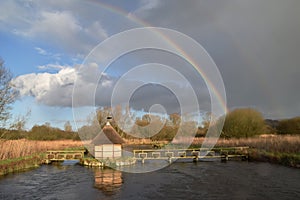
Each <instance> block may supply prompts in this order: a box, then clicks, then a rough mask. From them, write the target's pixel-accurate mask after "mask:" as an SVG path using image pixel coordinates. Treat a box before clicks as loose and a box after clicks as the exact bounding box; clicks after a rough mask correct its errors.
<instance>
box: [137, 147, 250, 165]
mask: <svg viewBox="0 0 300 200" xmlns="http://www.w3.org/2000/svg"><path fill="white" fill-rule="evenodd" d="M248 149H249V147H226V148H225V147H224V148H212V149H207V148H198V149H158V150H154V149H138V150H133V156H134V158H135V159H137V160H140V161H141V162H142V163H144V162H145V160H167V161H169V162H172V161H174V160H178V159H185V160H187V159H191V160H193V161H194V162H197V161H198V160H199V159H200V160H208V159H210V160H211V159H220V160H221V161H227V160H229V159H233V158H240V159H242V160H247V159H248Z"/></svg>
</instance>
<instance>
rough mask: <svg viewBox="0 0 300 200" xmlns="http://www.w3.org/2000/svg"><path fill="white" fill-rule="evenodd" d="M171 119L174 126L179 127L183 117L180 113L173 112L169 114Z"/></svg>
mask: <svg viewBox="0 0 300 200" xmlns="http://www.w3.org/2000/svg"><path fill="white" fill-rule="evenodd" d="M169 119H170V121H171V122H172V124H173V126H174V127H178V126H179V125H180V122H181V117H180V115H179V114H178V113H172V114H170V115H169Z"/></svg>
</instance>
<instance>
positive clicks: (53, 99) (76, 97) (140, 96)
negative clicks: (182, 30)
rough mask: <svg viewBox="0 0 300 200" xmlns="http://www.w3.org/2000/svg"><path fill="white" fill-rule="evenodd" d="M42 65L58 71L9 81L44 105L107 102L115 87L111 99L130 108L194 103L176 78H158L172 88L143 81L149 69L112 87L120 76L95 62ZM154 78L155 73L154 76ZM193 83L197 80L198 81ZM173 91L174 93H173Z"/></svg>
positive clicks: (204, 100)
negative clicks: (101, 68)
mask: <svg viewBox="0 0 300 200" xmlns="http://www.w3.org/2000/svg"><path fill="white" fill-rule="evenodd" d="M44 67H45V68H48V67H53V68H55V69H58V70H59V71H58V72H56V73H52V74H50V73H37V74H26V75H21V76H18V77H17V78H15V79H14V80H13V84H14V85H15V87H16V88H17V89H18V90H19V92H20V95H21V96H22V97H25V96H32V97H34V98H35V100H36V101H37V102H38V103H40V104H43V105H47V106H58V107H71V106H72V105H73V106H75V107H83V106H111V99H112V97H113V92H116V91H117V93H118V94H117V98H116V99H114V100H115V101H114V103H116V104H117V105H118V104H121V105H124V104H125V103H127V101H128V100H129V105H130V106H131V108H133V109H136V110H145V111H148V110H149V108H150V107H151V106H152V105H154V104H161V105H163V106H164V107H165V109H166V111H167V113H174V112H180V106H185V109H186V110H190V111H195V107H193V105H190V103H189V102H190V98H191V95H190V91H188V87H186V86H184V85H182V84H180V83H179V82H178V83H177V82H169V83H168V81H169V80H163V79H162V80H160V81H162V82H164V84H165V85H169V86H170V88H173V89H174V88H175V89H174V90H170V89H168V88H166V87H165V86H162V85H160V84H159V82H157V83H151V82H148V81H146V82H144V79H143V76H147V74H149V73H146V74H144V75H142V74H137V78H136V79H132V78H130V77H128V79H124V80H122V83H121V84H119V85H118V89H117V90H116V83H117V82H118V81H119V78H120V77H115V76H112V75H111V74H108V73H102V75H101V74H100V71H99V66H98V65H97V64H96V63H89V64H86V65H85V66H84V67H82V66H79V65H77V66H74V67H70V66H60V65H51V64H49V65H47V66H44ZM154 73H157V74H160V73H161V72H160V71H157V72H154ZM100 75H101V76H100ZM132 76H134V75H132ZM157 78H159V76H156V79H157ZM191 84H193V83H191ZM194 84H198V82H196V83H194ZM136 85H141V86H142V87H139V88H138V89H137V90H136V91H128V89H129V88H133V87H135V86H136ZM197 87H198V88H197V91H198V92H196V93H197V94H198V100H199V102H200V104H201V105H200V109H201V110H209V107H210V104H209V95H208V92H207V89H205V88H204V89H203V88H202V89H200V88H201V87H200V86H199V85H198V86H197ZM176 88H177V89H176ZM199 90H201V92H199ZM202 90H204V91H202ZM174 91H175V93H176V94H175V93H173V92H174ZM176 91H177V92H176ZM178 91H179V92H178ZM73 92H74V93H73ZM129 92H133V93H132V96H131V97H130V99H124V97H125V96H126V94H128V93H129ZM154 97H155V98H154ZM179 99H181V100H182V101H183V102H181V103H184V105H180V104H179V102H178V100H179ZM72 100H73V104H72Z"/></svg>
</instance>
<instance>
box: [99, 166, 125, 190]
mask: <svg viewBox="0 0 300 200" xmlns="http://www.w3.org/2000/svg"><path fill="white" fill-rule="evenodd" d="M122 182H123V179H122V172H120V171H117V170H113V169H95V185H94V186H95V187H96V188H98V189H99V190H101V191H102V192H103V193H104V194H106V195H113V194H115V193H117V191H118V190H119V189H120V188H121V186H122Z"/></svg>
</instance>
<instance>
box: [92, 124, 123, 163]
mask: <svg viewBox="0 0 300 200" xmlns="http://www.w3.org/2000/svg"><path fill="white" fill-rule="evenodd" d="M124 142H125V141H124V140H123V139H122V138H121V136H120V135H119V134H118V133H117V132H116V130H115V129H114V128H113V127H112V126H111V125H110V123H109V122H107V123H106V125H105V126H104V127H103V129H102V131H101V132H100V133H99V134H98V135H97V136H96V137H95V138H94V139H93V140H92V142H91V144H93V145H94V154H95V158H99V159H105V158H119V157H121V156H122V144H123V143H124Z"/></svg>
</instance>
